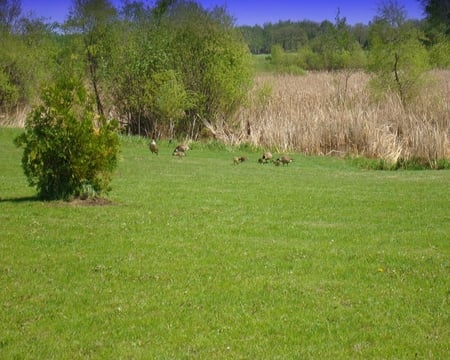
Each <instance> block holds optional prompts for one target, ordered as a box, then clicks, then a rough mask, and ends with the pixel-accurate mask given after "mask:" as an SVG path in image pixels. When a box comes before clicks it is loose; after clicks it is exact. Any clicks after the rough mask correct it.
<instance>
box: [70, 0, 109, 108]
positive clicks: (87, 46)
mask: <svg viewBox="0 0 450 360" xmlns="http://www.w3.org/2000/svg"><path fill="white" fill-rule="evenodd" d="M116 15H117V13H116V9H115V8H114V6H113V5H112V3H111V2H110V1H109V0H73V7H72V9H71V11H70V14H69V19H68V20H67V22H66V24H65V28H66V30H67V31H69V32H72V33H76V34H78V33H80V34H81V35H82V37H83V42H84V50H85V55H86V64H87V68H88V73H89V78H90V80H91V84H92V88H93V90H94V94H95V101H96V105H97V111H98V112H99V113H100V114H101V115H104V109H103V102H102V97H101V94H100V86H101V80H102V75H104V74H105V71H106V70H105V69H106V68H107V67H108V65H109V63H110V54H111V49H112V48H113V47H114V45H115V44H114V36H113V34H114V32H113V30H114V29H115V22H116V19H117V16H116Z"/></svg>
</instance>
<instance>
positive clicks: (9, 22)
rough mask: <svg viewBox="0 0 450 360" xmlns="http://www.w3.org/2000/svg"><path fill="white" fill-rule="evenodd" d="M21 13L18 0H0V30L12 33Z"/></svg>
mask: <svg viewBox="0 0 450 360" xmlns="http://www.w3.org/2000/svg"><path fill="white" fill-rule="evenodd" d="M21 13H22V6H21V2H20V0H0V30H5V31H7V32H12V31H13V29H14V25H15V23H16V22H17V20H18V19H19V17H20V14H21Z"/></svg>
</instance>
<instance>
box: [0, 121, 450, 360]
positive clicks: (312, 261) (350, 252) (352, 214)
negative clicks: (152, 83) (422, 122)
mask: <svg viewBox="0 0 450 360" xmlns="http://www.w3.org/2000/svg"><path fill="white" fill-rule="evenodd" d="M18 132H19V131H18V130H14V129H5V128H3V129H0V169H1V173H0V226H1V238H0V252H1V258H0V279H1V280H0V285H1V291H0V304H1V306H0V319H1V321H0V358H2V359H89V358H91V359H98V358H101V359H317V358H326V359H349V358H352V359H355V358H356V359H357V358H360V359H370V358H375V359H394V358H395V359H414V358H418V359H444V358H447V357H448V354H449V353H450V346H449V344H450V326H449V324H450V316H449V315H450V276H449V275H450V192H449V185H450V171H448V170H444V171H397V172H388V171H383V172H382V171H365V170H361V169H358V168H356V167H353V166H352V165H351V164H350V163H349V162H346V161H345V160H342V159H337V158H324V157H305V156H302V155H299V154H292V155H293V157H294V159H295V161H294V163H292V164H291V165H289V166H285V167H283V166H279V167H275V166H273V165H269V164H267V165H260V164H258V163H257V161H256V160H257V158H258V157H259V156H260V153H259V152H251V151H241V152H239V151H233V150H232V149H231V148H221V149H219V147H217V146H216V147H211V148H208V147H207V146H200V145H197V146H195V144H194V146H193V150H192V151H191V152H190V153H189V154H188V156H186V157H185V158H183V159H179V158H176V157H172V156H171V150H172V146H170V147H169V146H168V144H160V147H161V150H160V155H159V156H156V155H152V154H150V152H149V151H148V147H147V145H148V144H147V142H145V141H144V140H140V139H137V138H123V141H122V142H123V146H122V153H121V161H120V164H119V167H118V170H117V174H116V175H115V178H114V180H113V183H112V187H113V191H112V192H111V193H110V195H109V199H110V200H111V201H112V203H111V204H110V205H106V206H80V205H76V204H68V203H63V202H41V201H38V200H36V199H35V198H34V192H33V189H32V188H29V187H28V186H27V183H26V179H25V176H24V175H23V173H22V169H21V167H20V158H21V150H20V149H17V148H15V147H14V145H13V144H12V139H13V137H14V136H15V135H16V134H18ZM241 154H242V155H246V156H247V157H248V158H249V161H248V162H245V163H242V164H240V165H236V166H234V165H233V162H232V157H233V156H236V155H241Z"/></svg>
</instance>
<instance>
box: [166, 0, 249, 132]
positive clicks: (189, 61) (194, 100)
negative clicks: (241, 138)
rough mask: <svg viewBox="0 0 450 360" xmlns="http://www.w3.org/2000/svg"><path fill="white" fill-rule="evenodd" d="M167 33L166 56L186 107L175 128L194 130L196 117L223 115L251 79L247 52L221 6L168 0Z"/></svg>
mask: <svg viewBox="0 0 450 360" xmlns="http://www.w3.org/2000/svg"><path fill="white" fill-rule="evenodd" d="M162 26H165V27H166V29H167V30H166V32H167V33H168V34H170V39H169V41H170V44H169V45H170V46H169V49H170V52H169V56H168V59H169V60H170V63H171V69H172V70H174V71H175V73H176V74H180V76H181V81H182V83H183V85H184V89H185V91H186V93H187V94H188V96H189V101H188V102H187V104H188V105H189V109H186V110H187V111H186V115H187V116H186V117H185V118H184V121H182V122H179V131H183V132H187V131H190V132H191V134H198V133H199V130H200V128H201V127H202V125H201V123H200V124H199V123H198V122H197V119H201V120H202V121H208V122H214V121H216V120H217V121H228V120H229V119H230V118H231V117H232V115H233V113H234V112H235V111H236V110H237V108H238V107H239V105H240V104H241V103H242V101H243V100H244V99H245V96H246V94H247V91H248V89H249V86H250V83H251V75H252V73H251V57H250V53H249V51H248V48H247V46H246V44H245V43H244V42H243V39H242V37H241V34H240V33H239V32H238V31H236V29H235V28H234V26H233V25H232V21H231V19H230V18H229V16H228V15H226V13H225V12H224V11H220V9H217V8H216V9H214V10H213V11H211V12H208V11H206V10H204V9H203V8H201V7H200V6H199V5H198V4H196V3H193V2H188V1H178V2H176V3H175V4H173V5H172V6H171V7H170V9H169V11H168V12H167V16H166V18H165V19H164V22H163V25H162Z"/></svg>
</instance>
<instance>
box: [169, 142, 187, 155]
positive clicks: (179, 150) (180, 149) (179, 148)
mask: <svg viewBox="0 0 450 360" xmlns="http://www.w3.org/2000/svg"><path fill="white" fill-rule="evenodd" d="M188 150H189V146H187V145H186V144H181V145H178V146H177V147H176V148H175V150H173V153H172V155H178V156H180V155H179V154H181V153H183V155H181V156H184V155H186V152H187V151H188Z"/></svg>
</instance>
